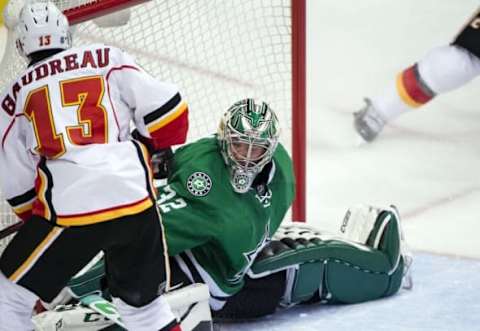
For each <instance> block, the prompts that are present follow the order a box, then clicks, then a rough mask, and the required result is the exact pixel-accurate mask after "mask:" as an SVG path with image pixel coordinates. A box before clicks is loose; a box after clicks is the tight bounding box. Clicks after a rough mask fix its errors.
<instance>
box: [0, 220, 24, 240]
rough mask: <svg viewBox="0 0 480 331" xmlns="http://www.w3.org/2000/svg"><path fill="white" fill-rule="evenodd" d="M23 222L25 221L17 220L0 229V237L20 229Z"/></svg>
mask: <svg viewBox="0 0 480 331" xmlns="http://www.w3.org/2000/svg"><path fill="white" fill-rule="evenodd" d="M24 223H25V221H19V222H17V223H14V224H12V225H9V226H7V227H6V228H5V229H3V230H0V239H3V238H5V237H8V236H9V235H11V234H13V233H15V232H17V231H18V230H20V228H21V227H22V226H23V224H24Z"/></svg>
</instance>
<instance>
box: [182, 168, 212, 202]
mask: <svg viewBox="0 0 480 331" xmlns="http://www.w3.org/2000/svg"><path fill="white" fill-rule="evenodd" d="M211 189H212V180H211V179H210V176H208V175H207V174H206V173H204V172H194V173H193V174H191V175H190V177H188V179H187V190H188V192H190V193H192V194H193V195H194V196H197V197H204V196H206V195H207V194H208V192H210V190H211Z"/></svg>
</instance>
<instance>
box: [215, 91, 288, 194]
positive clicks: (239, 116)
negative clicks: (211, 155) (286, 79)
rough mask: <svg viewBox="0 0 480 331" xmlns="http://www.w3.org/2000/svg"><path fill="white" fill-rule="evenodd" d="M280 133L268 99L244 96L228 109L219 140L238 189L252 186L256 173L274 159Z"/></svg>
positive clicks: (232, 178)
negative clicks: (265, 100)
mask: <svg viewBox="0 0 480 331" xmlns="http://www.w3.org/2000/svg"><path fill="white" fill-rule="evenodd" d="M279 135H280V130H279V124H278V119H277V116H276V115H275V113H274V112H273V110H272V109H271V108H270V107H269V106H268V105H267V104H266V103H265V102H261V103H255V100H253V99H244V100H241V101H239V102H237V103H235V104H234V105H232V106H231V107H230V108H229V109H228V110H227V112H226V113H225V114H224V116H223V118H222V120H221V121H220V126H219V130H218V140H219V143H220V148H221V153H222V156H223V159H224V160H225V163H226V164H227V166H228V167H229V168H230V182H231V184H232V186H233V189H234V190H235V191H236V192H238V193H245V192H247V191H248V190H249V189H250V186H251V185H252V183H253V180H254V179H255V176H256V175H257V174H258V173H259V172H260V171H262V169H263V167H264V166H265V165H266V164H267V163H269V162H270V161H271V159H272V156H273V153H274V152H275V149H276V148H277V144H278V138H279Z"/></svg>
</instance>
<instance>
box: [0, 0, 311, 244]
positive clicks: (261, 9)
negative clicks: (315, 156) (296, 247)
mask: <svg viewBox="0 0 480 331" xmlns="http://www.w3.org/2000/svg"><path fill="white" fill-rule="evenodd" d="M25 1H26V0H11V1H10V2H9V4H8V5H7V8H6V10H5V16H6V17H5V22H6V25H10V26H12V25H13V24H15V18H16V16H17V15H18V12H19V9H20V8H21V7H22V6H23V3H24V2H25ZM305 1H306V0H228V1H212V0H182V1H173V0H150V1H147V0H56V1H53V2H55V3H56V4H57V5H58V6H59V7H60V8H61V9H62V10H63V11H64V13H65V14H66V15H67V17H68V18H69V20H70V22H71V23H72V25H74V28H73V40H74V46H75V45H82V44H86V43H94V42H101V43H106V44H111V45H114V46H117V47H120V48H122V49H125V50H126V51H128V52H129V53H130V54H132V55H134V56H135V57H136V59H137V61H138V62H139V63H140V64H141V65H142V66H143V67H144V68H145V69H146V70H147V71H148V72H150V73H151V74H152V75H154V76H156V77H157V78H159V79H160V80H166V81H171V82H174V83H176V84H177V85H178V86H179V88H180V90H181V91H182V93H183V94H184V95H185V98H186V99H187V100H188V102H189V107H190V123H191V129H190V133H189V141H192V139H196V138H198V137H200V136H205V135H208V134H211V133H213V132H215V131H216V127H217V124H218V121H219V119H220V115H221V114H222V113H223V111H225V110H226V109H227V108H228V106H229V105H230V104H232V103H233V102H235V101H237V100H239V99H243V98H245V97H255V98H260V99H263V100H266V101H267V102H268V103H269V104H270V105H271V106H272V108H273V109H274V110H276V112H277V113H278V114H279V118H280V122H281V123H280V124H281V126H282V137H281V141H282V143H283V144H284V145H285V146H286V147H287V149H288V150H289V152H290V153H291V155H292V158H293V161H294V167H295V175H296V181H297V185H296V198H295V202H294V205H293V208H292V219H293V220H294V221H305V218H306V215H305V212H306V209H305V190H306V187H305V171H306V165H305V162H306V139H305V137H306V127H305V107H306V102H305V98H306V91H305V89H306V86H305V76H306V74H305V61H306V59H305V52H306V45H305V39H306V36H305V34H306V31H305V23H306V22H305V21H306V15H305V11H306V3H305ZM107 14H110V15H108V16H105V15H107ZM7 39H8V40H7V45H6V50H5V54H4V56H3V58H2V62H1V64H0V71H1V72H2V75H1V77H0V84H1V87H2V88H3V87H5V85H6V84H7V83H8V82H9V81H11V80H12V79H14V78H15V77H16V75H18V74H19V73H20V72H21V70H23V69H24V68H25V63H24V62H23V61H22V60H21V59H20V58H19V56H18V55H17V53H16V51H15V47H14V45H15V44H14V40H15V37H14V34H13V32H12V31H11V30H9V32H8V37H7ZM1 204H2V205H0V217H1V219H0V228H1V227H5V226H6V225H8V224H11V223H12V222H13V219H14V218H12V215H11V213H10V212H9V211H7V210H9V208H8V206H6V202H4V199H3V198H2V202H1ZM0 248H1V243H0Z"/></svg>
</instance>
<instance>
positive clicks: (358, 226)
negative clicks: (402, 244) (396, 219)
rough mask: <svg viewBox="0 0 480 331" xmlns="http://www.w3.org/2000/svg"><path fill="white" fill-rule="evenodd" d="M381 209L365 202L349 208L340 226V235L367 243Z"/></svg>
mask: <svg viewBox="0 0 480 331" xmlns="http://www.w3.org/2000/svg"><path fill="white" fill-rule="evenodd" d="M381 211H382V209H380V208H377V207H373V206H368V205H363V204H360V205H356V206H354V207H351V208H349V209H348V210H347V213H346V214H345V217H344V218H343V221H342V224H341V226H340V235H341V236H342V238H343V239H346V240H351V241H354V242H357V243H361V244H365V243H366V242H367V239H368V236H369V235H370V233H371V231H372V230H373V228H374V226H375V221H376V220H377V217H378V215H379V214H380V212H381ZM380 233H381V232H380Z"/></svg>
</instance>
